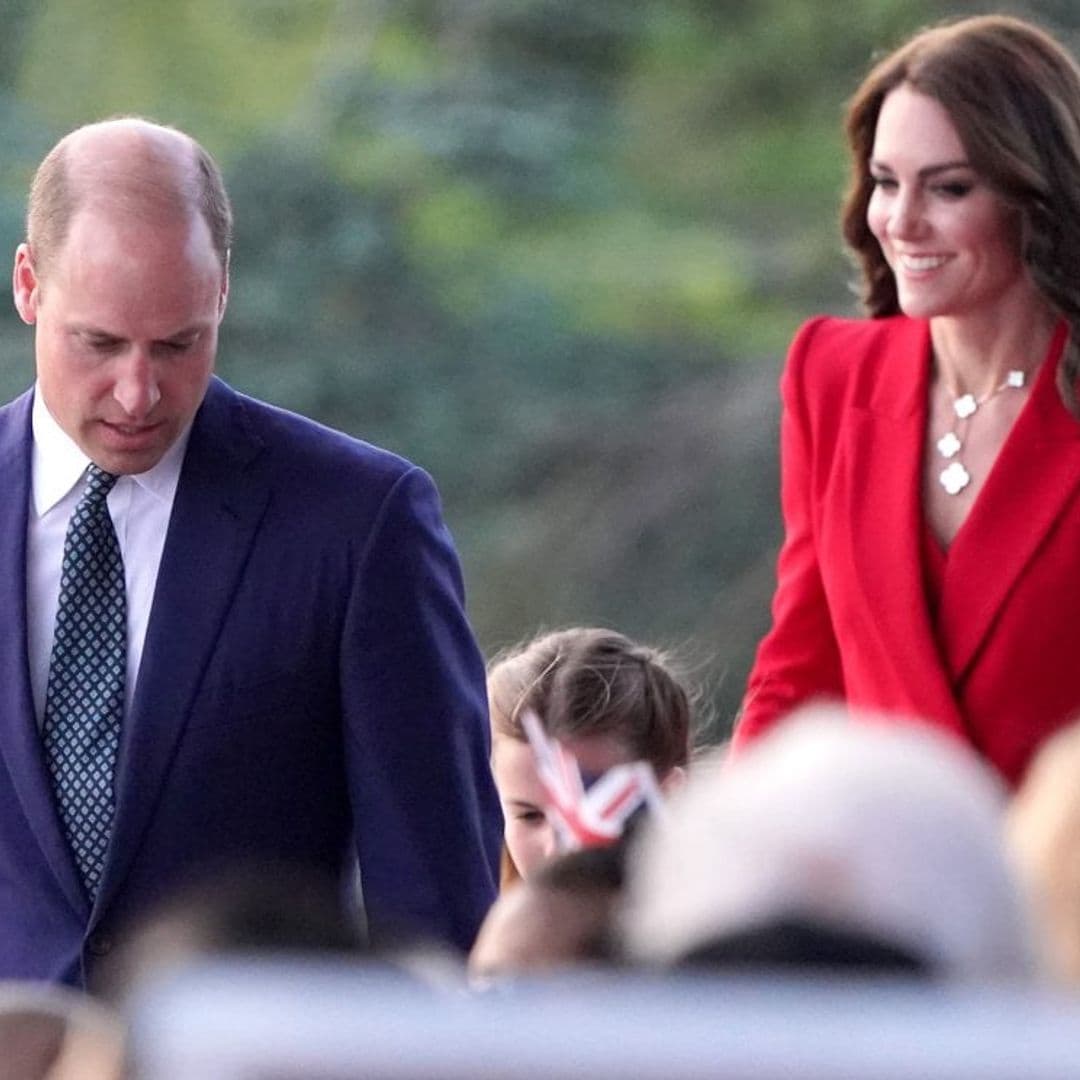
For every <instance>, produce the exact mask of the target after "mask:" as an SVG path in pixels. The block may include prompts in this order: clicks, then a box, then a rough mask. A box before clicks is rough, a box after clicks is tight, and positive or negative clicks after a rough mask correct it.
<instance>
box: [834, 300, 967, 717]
mask: <svg viewBox="0 0 1080 1080" xmlns="http://www.w3.org/2000/svg"><path fill="white" fill-rule="evenodd" d="M863 370H864V373H865V378H864V379H863V381H862V384H861V385H860V387H859V390H858V392H857V394H856V398H855V401H854V408H853V409H852V414H851V424H850V429H849V432H848V445H847V447H846V449H845V457H846V459H847V460H848V462H849V466H848V476H847V478H846V486H847V488H848V499H849V502H848V505H847V508H846V514H845V516H846V517H847V520H848V521H849V522H850V527H851V530H852V536H851V544H850V550H851V557H852V563H853V567H854V572H855V576H856V585H857V587H858V588H859V589H860V590H861V592H862V594H863V602H864V603H865V605H866V610H867V611H868V612H869V616H868V618H867V620H866V622H867V625H868V626H870V627H872V628H873V629H874V630H875V631H876V632H877V633H878V634H879V635H880V637H881V640H882V642H883V645H884V650H885V652H886V653H887V654H888V655H889V657H890V658H891V660H892V662H893V663H894V665H895V668H896V672H897V675H898V678H899V679H900V680H901V682H902V683H903V685H904V686H905V689H906V691H907V693H909V694H910V697H911V700H912V701H913V702H914V703H915V704H914V708H915V709H916V711H917V712H919V713H920V714H921V715H924V716H928V717H934V718H935V720H936V721H937V722H938V723H939V724H943V725H946V726H948V727H951V728H952V729H953V730H955V731H956V732H957V733H958V734H961V735H965V737H966V729H965V726H964V722H963V718H962V716H961V714H960V710H959V707H958V706H957V703H956V699H955V697H954V695H953V690H952V686H951V683H950V681H949V679H948V677H947V674H946V671H945V669H944V667H943V664H942V657H941V652H940V649H939V646H938V642H937V638H936V636H935V633H934V626H933V622H932V620H931V616H930V611H929V608H928V606H927V602H926V587H925V582H924V578H923V553H922V542H923V531H924V525H923V520H924V519H923V508H922V458H923V440H924V436H925V430H926V412H927V393H928V381H929V377H930V335H929V328H928V326H927V324H926V323H924V322H922V321H915V320H908V319H896V320H895V321H894V322H893V329H892V330H891V331H890V332H889V333H887V334H883V335H882V339H881V344H880V346H879V347H878V348H877V350H876V354H875V355H873V356H871V357H869V358H868V362H867V363H866V364H865V365H864V366H863ZM913 375H915V376H916V377H914V378H913ZM842 513H843V511H842Z"/></svg>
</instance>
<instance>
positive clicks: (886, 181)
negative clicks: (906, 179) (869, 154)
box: [870, 176, 896, 191]
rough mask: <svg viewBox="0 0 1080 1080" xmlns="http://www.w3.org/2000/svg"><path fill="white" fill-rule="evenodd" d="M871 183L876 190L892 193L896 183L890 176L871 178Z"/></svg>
mask: <svg viewBox="0 0 1080 1080" xmlns="http://www.w3.org/2000/svg"><path fill="white" fill-rule="evenodd" d="M870 180H871V182H872V183H873V185H874V187H876V188H883V189H884V190H886V191H892V190H893V188H895V187H896V181H895V180H894V179H893V177H891V176H871V177H870Z"/></svg>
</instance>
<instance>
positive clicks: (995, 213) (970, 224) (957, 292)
mask: <svg viewBox="0 0 1080 1080" xmlns="http://www.w3.org/2000/svg"><path fill="white" fill-rule="evenodd" d="M869 169H870V174H871V176H872V177H873V179H874V182H875V187H874V192H873V195H872V196H871V198H870V203H869V206H868V207H867V212H866V219H867V224H868V225H869V226H870V230H871V231H872V232H873V234H874V236H875V237H876V238H877V241H878V243H879V244H880V245H881V250H882V253H883V254H884V256H885V259H886V261H887V262H888V264H889V266H890V267H891V268H892V271H893V274H894V275H895V277H896V288H897V296H898V300H899V304H900V310H901V311H903V312H904V314H906V315H909V316H912V317H914V318H924V319H929V318H934V317H935V316H970V315H973V314H974V315H978V314H980V313H982V312H987V313H989V312H992V311H996V310H999V309H1000V307H1001V305H1002V304H1003V303H1004V302H1006V301H1007V300H1008V299H1009V298H1010V297H1011V296H1014V295H1021V294H1022V295H1025V296H1026V295H1029V294H1030V293H1031V292H1032V290H1033V285H1032V283H1031V280H1030V278H1029V276H1028V273H1027V269H1026V267H1025V266H1024V263H1023V260H1022V258H1021V253H1020V227H1019V220H1018V217H1017V215H1016V213H1015V212H1014V211H1013V210H1012V209H1010V208H1009V207H1008V206H1007V205H1006V204H1005V202H1004V200H1003V199H1002V198H1001V197H1000V196H999V195H998V194H997V193H996V192H995V191H993V190H992V189H991V188H990V187H989V185H988V184H987V183H986V181H985V179H984V178H983V177H981V176H980V175H979V174H978V173H977V172H976V171H975V169H974V168H973V167H972V165H971V164H970V162H969V161H968V156H967V152H966V151H965V149H964V146H963V143H962V142H961V139H960V135H959V133H958V132H957V130H956V127H955V125H954V124H953V122H952V120H951V118H950V117H949V114H948V113H947V112H946V110H945V108H944V107H943V106H942V105H941V104H940V103H939V102H938V101H936V100H935V99H934V98H932V97H929V96H927V95H926V94H923V93H920V92H919V91H917V90H915V89H913V88H912V87H911V86H909V85H908V84H907V83H901V85H900V86H898V87H897V88H896V89H895V90H893V91H891V92H890V93H889V94H888V95H887V96H886V98H885V100H884V102H883V103H882V106H881V111H880V113H879V115H878V121H877V127H876V131H875V135H874V146H873V152H872V155H871V159H870V163H869Z"/></svg>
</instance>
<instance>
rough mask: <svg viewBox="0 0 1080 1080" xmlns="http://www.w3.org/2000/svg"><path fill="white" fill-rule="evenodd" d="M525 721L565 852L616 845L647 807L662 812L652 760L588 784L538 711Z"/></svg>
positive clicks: (624, 767)
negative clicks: (633, 818)
mask: <svg viewBox="0 0 1080 1080" xmlns="http://www.w3.org/2000/svg"><path fill="white" fill-rule="evenodd" d="M521 723H522V727H523V728H524V729H525V734H526V735H527V736H528V739H529V745H530V746H531V747H532V751H533V756H534V757H535V759H536V771H537V775H538V776H539V778H540V782H541V784H543V786H544V791H545V793H546V794H547V797H548V806H547V807H546V813H547V816H548V820H549V821H550V822H551V823H552V825H553V826H554V827H555V832H556V835H557V837H558V841H559V848H560V850H561V851H574V850H576V849H578V848H585V847H603V846H605V845H607V844H611V843H613V842H614V841H615V840H618V838H619V837H620V836H621V835H622V833H623V829H624V828H625V827H626V823H627V821H629V819H630V818H631V817H632V816H633V814H634V813H635V811H637V809H638V808H639V807H641V806H643V805H644V806H646V807H648V809H649V810H650V811H651V812H652V813H655V814H662V813H663V812H664V803H663V796H662V795H661V794H660V787H659V785H658V784H657V782H656V773H655V772H654V771H653V767H652V766H651V765H650V764H649V763H648V762H645V761H634V762H629V763H627V764H623V765H615V766H613V767H612V768H610V769H608V770H607V772H605V773H603V774H602V775H601V776H600V777H599V778H598V779H597V780H596V781H595V782H594V783H592V784H590V785H589V786H588V787H586V786H585V782H584V780H583V779H582V776H581V769H580V767H579V765H578V762H577V758H575V757H574V755H573V754H572V753H570V751H569V750H567V749H566V747H564V746H563V745H562V744H561V743H560V742H559V741H558V740H557V739H552V738H549V736H548V734H547V732H546V731H545V730H544V726H543V724H542V723H541V722H540V718H539V717H538V716H537V715H536V713H535V712H533V711H532V710H528V711H526V712H525V713H523V714H522V717H521Z"/></svg>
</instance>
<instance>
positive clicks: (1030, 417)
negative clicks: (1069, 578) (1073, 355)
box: [941, 323, 1080, 680]
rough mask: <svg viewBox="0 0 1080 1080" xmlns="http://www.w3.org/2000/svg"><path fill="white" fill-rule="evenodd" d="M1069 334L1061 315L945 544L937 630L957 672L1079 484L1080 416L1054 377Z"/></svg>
mask: <svg viewBox="0 0 1080 1080" xmlns="http://www.w3.org/2000/svg"><path fill="white" fill-rule="evenodd" d="M1066 337H1067V327H1066V325H1065V324H1064V323H1062V325H1061V326H1060V327H1059V328H1058V331H1057V333H1056V334H1055V336H1054V340H1053V342H1052V343H1051V346H1050V352H1049V354H1048V356H1047V358H1046V362H1045V363H1044V364H1043V366H1042V369H1041V371H1040V372H1039V375H1038V377H1037V379H1036V381H1035V385H1034V387H1033V388H1032V392H1031V398H1030V399H1029V401H1028V403H1027V405H1026V407H1025V408H1024V410H1023V411H1022V412H1021V414H1020V416H1019V417H1018V418H1017V421H1016V423H1015V425H1014V426H1013V430H1012V431H1011V432H1010V433H1009V437H1008V439H1007V440H1006V442H1005V445H1004V446H1003V447H1002V449H1001V453H1000V454H999V455H998V459H997V461H996V462H995V463H994V467H993V469H992V470H991V472H990V475H989V476H988V477H987V478H986V483H985V485H984V486H983V489H982V491H981V492H980V493H979V497H978V499H977V500H976V501H975V505H974V506H973V507H972V508H971V512H970V514H969V516H968V518H967V520H966V521H965V522H964V524H963V526H962V527H961V529H960V531H959V533H958V534H957V536H956V539H955V540H954V541H953V544H952V547H951V548H950V551H949V562H948V570H947V572H946V577H945V585H944V589H943V594H942V598H941V632H942V643H943V647H944V649H945V652H946V660H947V663H948V666H949V670H950V671H951V672H952V673H953V678H954V679H956V680H960V679H962V678H963V677H964V675H965V674H966V672H967V669H968V667H969V665H970V664H971V663H972V662H973V661H974V660H975V658H976V655H977V653H978V650H979V648H980V646H981V645H982V643H983V641H984V640H985V639H986V636H987V634H988V633H989V632H990V631H991V629H992V627H993V624H994V619H995V616H996V615H997V613H998V612H999V611H1000V609H1001V607H1002V605H1003V604H1005V603H1006V601H1008V600H1009V598H1010V594H1012V593H1013V591H1014V589H1015V588H1016V586H1017V584H1018V579H1019V578H1020V577H1021V575H1022V574H1023V572H1024V569H1025V567H1026V566H1027V565H1028V564H1029V562H1030V561H1031V559H1032V558H1033V557H1034V556H1035V555H1036V552H1037V551H1038V549H1039V546H1040V544H1041V543H1042V541H1043V539H1044V538H1045V537H1046V536H1047V534H1048V533H1049V532H1050V530H1051V529H1052V528H1053V525H1054V522H1055V521H1056V520H1057V518H1058V517H1059V516H1060V515H1061V514H1062V512H1063V511H1064V510H1065V508H1066V507H1067V506H1069V505H1070V504H1071V503H1072V502H1073V501H1074V499H1075V498H1076V496H1077V489H1078V487H1080V423H1078V422H1077V421H1076V420H1075V419H1074V418H1073V417H1072V416H1070V415H1069V413H1068V412H1067V411H1066V410H1065V407H1064V405H1063V404H1062V402H1061V399H1060V396H1059V394H1058V390H1057V384H1056V374H1057V367H1058V360H1059V359H1060V356H1061V352H1062V350H1063V349H1064V345H1065V340H1066ZM1077 557H1080V553H1077ZM1036 617H1037V614H1036Z"/></svg>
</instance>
